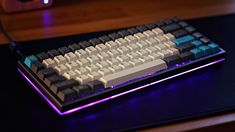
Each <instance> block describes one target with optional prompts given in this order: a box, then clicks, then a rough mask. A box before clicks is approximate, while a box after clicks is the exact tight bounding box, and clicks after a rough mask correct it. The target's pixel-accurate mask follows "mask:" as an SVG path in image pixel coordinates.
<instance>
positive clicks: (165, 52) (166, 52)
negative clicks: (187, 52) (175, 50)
mask: <svg viewBox="0 0 235 132" xmlns="http://www.w3.org/2000/svg"><path fill="white" fill-rule="evenodd" d="M158 54H159V55H161V57H162V59H163V58H166V57H169V56H171V53H170V52H168V51H166V50H162V51H160V52H158Z"/></svg>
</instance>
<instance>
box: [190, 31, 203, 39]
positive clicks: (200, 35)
mask: <svg viewBox="0 0 235 132" xmlns="http://www.w3.org/2000/svg"><path fill="white" fill-rule="evenodd" d="M192 35H193V37H195V38H196V39H200V38H201V37H202V36H203V35H202V34H201V33H199V32H195V33H193V34H192Z"/></svg>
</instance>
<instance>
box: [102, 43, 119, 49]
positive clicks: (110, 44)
mask: <svg viewBox="0 0 235 132" xmlns="http://www.w3.org/2000/svg"><path fill="white" fill-rule="evenodd" d="M105 45H106V46H107V47H108V48H109V49H110V50H112V49H116V48H118V44H117V43H116V42H114V41H108V42H106V43H105Z"/></svg>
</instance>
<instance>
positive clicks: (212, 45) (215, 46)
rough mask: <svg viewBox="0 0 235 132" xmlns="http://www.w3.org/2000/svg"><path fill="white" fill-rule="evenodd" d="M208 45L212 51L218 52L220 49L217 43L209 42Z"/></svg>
mask: <svg viewBox="0 0 235 132" xmlns="http://www.w3.org/2000/svg"><path fill="white" fill-rule="evenodd" d="M208 46H209V47H210V48H211V52H212V53H216V52H219V51H220V47H219V45H217V44H215V43H210V44H208Z"/></svg>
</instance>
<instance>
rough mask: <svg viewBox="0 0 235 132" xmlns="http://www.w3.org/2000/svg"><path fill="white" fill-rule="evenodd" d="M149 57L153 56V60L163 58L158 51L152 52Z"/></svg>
mask: <svg viewBox="0 0 235 132" xmlns="http://www.w3.org/2000/svg"><path fill="white" fill-rule="evenodd" d="M149 57H151V58H152V59H153V60H157V59H161V58H162V56H161V55H159V54H157V53H153V54H150V55H149Z"/></svg>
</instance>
